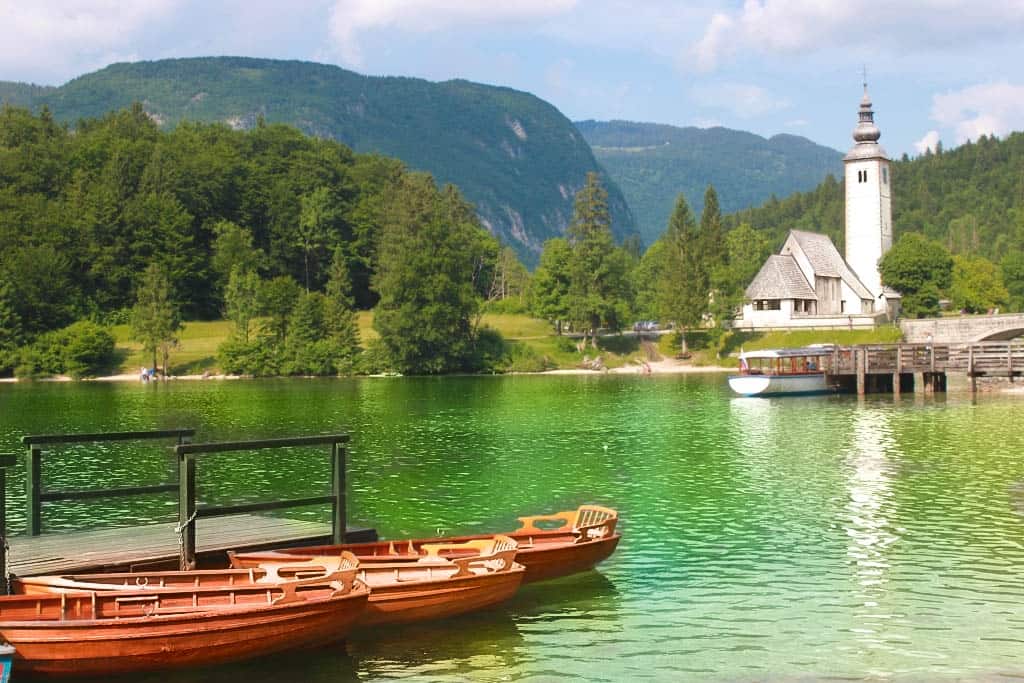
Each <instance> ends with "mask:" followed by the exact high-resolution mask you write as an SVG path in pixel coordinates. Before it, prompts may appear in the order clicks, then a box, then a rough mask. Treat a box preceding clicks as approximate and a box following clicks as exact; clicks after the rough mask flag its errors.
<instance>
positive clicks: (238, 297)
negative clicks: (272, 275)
mask: <svg viewBox="0 0 1024 683" xmlns="http://www.w3.org/2000/svg"><path fill="white" fill-rule="evenodd" d="M259 297H260V277H259V275H257V274H256V271H254V270H251V269H248V268H246V267H245V265H243V264H241V263H237V264H235V266H234V267H233V268H232V270H231V277H230V278H229V279H228V284H227V287H226V288H225V291H224V304H225V307H226V309H227V311H226V312H227V316H228V319H229V320H231V321H232V322H233V323H235V334H237V335H238V336H239V337H240V338H241V340H242V341H243V342H245V343H249V328H250V326H251V323H252V321H253V319H254V318H255V317H256V316H257V315H258V314H259V312H260V300H259Z"/></svg>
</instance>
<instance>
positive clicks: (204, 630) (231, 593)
mask: <svg viewBox="0 0 1024 683" xmlns="http://www.w3.org/2000/svg"><path fill="white" fill-rule="evenodd" d="M325 564H329V563H328V562H324V563H321V564H320V565H318V566H308V565H306V566H303V565H301V564H299V563H295V562H292V563H290V565H289V568H288V569H286V570H285V571H284V573H283V574H277V573H275V569H274V568H273V567H268V568H266V569H265V570H264V571H263V572H262V573H261V572H237V573H235V574H232V575H230V576H231V578H230V579H229V580H227V581H226V582H225V581H219V580H218V579H214V578H212V577H210V576H207V577H205V580H201V581H200V585H198V586H188V585H187V582H186V580H185V579H184V578H181V577H179V578H177V579H172V577H171V575H172V574H191V573H190V572H167V573H164V575H163V578H164V579H165V580H166V581H167V582H168V583H169V584H171V583H175V584H176V585H173V586H171V585H168V586H165V587H163V588H161V587H159V585H157V583H158V581H154V582H153V583H152V584H151V585H148V586H147V587H141V586H137V585H136V586H125V585H123V583H122V584H118V583H117V580H113V579H112V580H110V581H106V580H103V579H101V578H100V576H101V575H93V576H91V577H90V582H89V583H92V584H94V585H96V586H98V587H99V589H98V590H78V589H77V588H76V587H74V586H71V585H69V583H73V581H70V580H68V577H54V578H56V579H59V581H58V582H57V583H58V584H59V585H55V586H54V587H53V591H54V592H45V591H43V590H42V588H43V584H41V583H40V582H38V581H37V582H34V583H33V586H34V588H33V590H36V591H37V592H36V593H35V594H31V595H8V596H0V636H2V637H3V638H4V639H5V640H6V641H7V642H8V643H10V644H11V645H13V646H14V647H15V649H16V653H15V658H14V668H15V670H17V671H19V672H30V673H41V674H48V675H75V676H107V675H111V674H118V673H128V672H138V671H147V670H158V669H165V668H171V667H182V666H197V665H207V664H215V663H223V662H229V661H237V660H240V659H245V658H248V657H254V656H257V655H264V654H270V653H274V652H280V651H282V650H286V649H290V648H294V647H304V646H312V645H319V644H323V643H328V642H332V641H336V640H340V639H342V638H344V637H345V636H346V635H347V634H348V632H349V630H350V629H351V627H352V625H353V624H354V623H355V621H356V619H357V618H358V617H359V615H360V614H361V613H362V611H363V609H364V608H365V606H366V601H367V598H368V597H369V588H368V587H367V586H366V585H365V584H363V583H362V582H359V581H357V580H356V579H355V574H356V571H357V562H356V561H355V558H354V557H352V556H350V555H349V556H346V557H345V558H341V560H340V561H339V562H338V563H337V565H333V566H327V567H325V566H324V565H325ZM243 575H245V576H249V577H250V579H249V580H245V579H244V578H243ZM148 576H149V577H150V580H154V579H156V577H157V575H148ZM282 577H287V578H282ZM222 578H223V577H222ZM218 584H219V585H218ZM21 585H24V583H23V582H22V584H21Z"/></svg>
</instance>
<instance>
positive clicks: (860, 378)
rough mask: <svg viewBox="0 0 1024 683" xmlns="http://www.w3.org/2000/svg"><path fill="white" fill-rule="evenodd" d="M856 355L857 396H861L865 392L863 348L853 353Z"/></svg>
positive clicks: (865, 373)
mask: <svg viewBox="0 0 1024 683" xmlns="http://www.w3.org/2000/svg"><path fill="white" fill-rule="evenodd" d="M854 353H855V354H856V355H857V357H856V364H857V395H858V396H863V395H864V392H865V390H866V387H865V384H866V380H867V367H866V366H867V362H866V361H867V352H866V351H865V350H864V348H859V349H856V350H855V351H854Z"/></svg>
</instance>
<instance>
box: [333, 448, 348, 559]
mask: <svg viewBox="0 0 1024 683" xmlns="http://www.w3.org/2000/svg"><path fill="white" fill-rule="evenodd" d="M331 470H332V471H331V474H332V476H331V486H332V488H333V489H334V490H333V491H332V493H333V494H334V505H333V508H334V509H333V510H332V514H331V525H332V526H333V532H332V536H333V538H334V543H336V544H337V543H344V542H345V531H346V529H347V528H348V526H347V525H348V519H347V517H348V515H347V505H346V497H345V448H344V446H341V445H339V444H337V443H334V444H331Z"/></svg>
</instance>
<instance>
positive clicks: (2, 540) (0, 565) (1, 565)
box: [0, 455, 16, 595]
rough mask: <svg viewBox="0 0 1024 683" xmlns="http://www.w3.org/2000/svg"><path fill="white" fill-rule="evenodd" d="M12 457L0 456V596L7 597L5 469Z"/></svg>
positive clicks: (11, 462)
mask: <svg viewBox="0 0 1024 683" xmlns="http://www.w3.org/2000/svg"><path fill="white" fill-rule="evenodd" d="M15 461H16V458H15V457H14V456H13V455H0V595H7V594H8V593H9V592H10V586H9V585H8V583H7V578H8V577H9V576H10V572H8V571H7V468H8V467H10V466H11V465H13V464H14V463H15Z"/></svg>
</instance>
